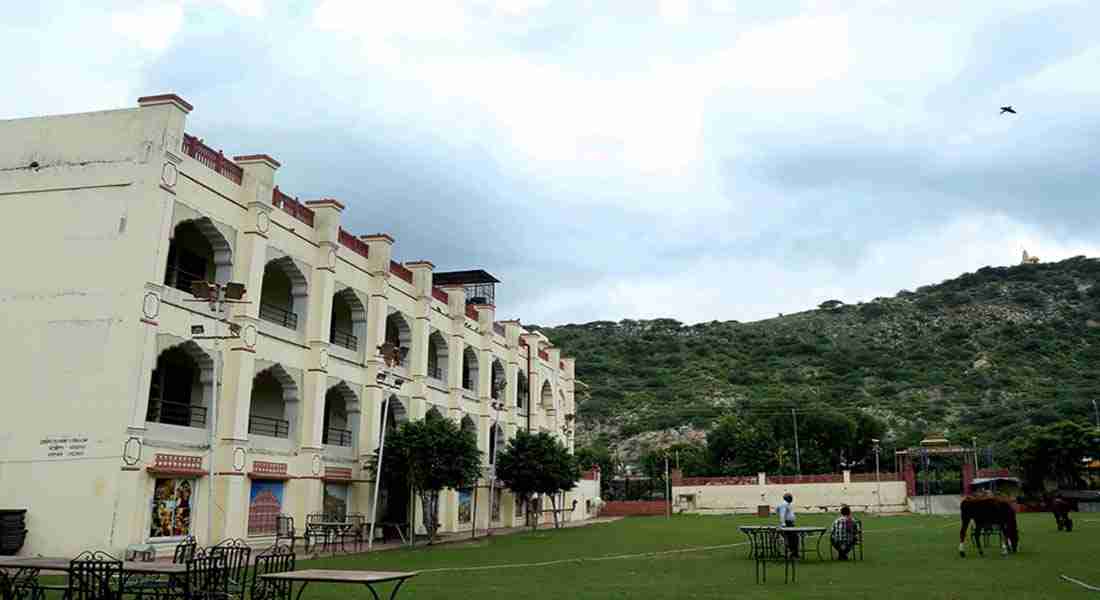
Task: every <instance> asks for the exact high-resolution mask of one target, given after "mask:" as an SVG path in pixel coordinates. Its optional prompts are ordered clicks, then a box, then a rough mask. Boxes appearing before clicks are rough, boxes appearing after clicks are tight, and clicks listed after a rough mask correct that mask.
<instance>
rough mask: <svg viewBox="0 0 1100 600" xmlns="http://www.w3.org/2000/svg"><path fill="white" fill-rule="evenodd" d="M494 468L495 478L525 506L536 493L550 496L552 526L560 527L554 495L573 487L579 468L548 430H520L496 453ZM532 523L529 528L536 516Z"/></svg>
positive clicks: (533, 525)
mask: <svg viewBox="0 0 1100 600" xmlns="http://www.w3.org/2000/svg"><path fill="white" fill-rule="evenodd" d="M496 468H497V472H496V474H497V479H499V480H500V481H501V482H502V483H503V484H504V485H505V486H506V487H507V488H508V489H510V490H512V493H513V494H516V495H517V496H519V497H520V498H522V499H523V501H524V502H525V503H527V505H528V506H530V504H531V498H532V497H533V496H534V495H535V494H540V495H542V496H547V497H549V498H550V505H551V507H552V508H553V509H554V527H555V528H556V527H561V522H560V520H559V518H558V511H557V509H558V506H557V496H558V494H559V493H561V492H564V491H566V490H570V489H573V487H574V486H576V484H577V482H578V481H580V478H581V469H580V467H579V466H578V465H577V460H576V458H575V457H574V456H573V455H572V454H570V453H569V449H568V448H566V447H565V446H563V445H562V444H561V442H559V441H558V440H557V439H555V438H554V437H553V436H551V435H550V434H549V433H545V432H539V433H527V432H526V431H523V430H520V431H519V432H518V433H517V434H516V437H514V438H512V439H511V440H509V441H508V446H507V447H505V448H504V450H503V451H501V452H500V453H499V454H498V455H497V464H496ZM528 512H530V511H528ZM531 523H532V528H536V527H538V519H532V520H531Z"/></svg>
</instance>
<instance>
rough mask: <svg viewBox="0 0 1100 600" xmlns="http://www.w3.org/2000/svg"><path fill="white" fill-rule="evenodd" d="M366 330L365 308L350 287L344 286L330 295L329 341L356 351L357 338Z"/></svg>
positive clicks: (357, 347) (360, 337) (359, 338)
mask: <svg viewBox="0 0 1100 600" xmlns="http://www.w3.org/2000/svg"><path fill="white" fill-rule="evenodd" d="M366 330H367V308H366V306H364V305H363V302H362V301H361V300H359V296H357V295H356V294H355V291H354V290H352V289H351V288H344V289H342V290H340V291H339V292H336V293H335V294H333V296H332V319H331V322H330V325H329V342H331V343H333V344H335V345H337V346H341V347H343V348H347V349H348V350H352V351H358V350H359V340H361V339H363V337H364V335H365V334H366Z"/></svg>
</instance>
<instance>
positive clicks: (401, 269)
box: [390, 260, 413, 283]
mask: <svg viewBox="0 0 1100 600" xmlns="http://www.w3.org/2000/svg"><path fill="white" fill-rule="evenodd" d="M390 273H393V274H394V275H397V276H398V277H400V278H401V279H404V280H405V281H407V282H409V283H412V282H413V272H412V271H410V270H409V269H408V268H407V267H405V265H403V264H401V263H399V262H397V261H396V260H391V261H390Z"/></svg>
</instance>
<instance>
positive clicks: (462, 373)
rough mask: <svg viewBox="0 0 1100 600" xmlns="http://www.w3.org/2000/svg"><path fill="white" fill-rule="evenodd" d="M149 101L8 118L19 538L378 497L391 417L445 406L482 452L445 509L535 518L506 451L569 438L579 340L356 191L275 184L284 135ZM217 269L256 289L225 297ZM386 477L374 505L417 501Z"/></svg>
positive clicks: (460, 514)
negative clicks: (394, 350)
mask: <svg viewBox="0 0 1100 600" xmlns="http://www.w3.org/2000/svg"><path fill="white" fill-rule="evenodd" d="M138 105H139V106H138V107H136V108H129V109H123V110H112V111H104V112H95V113H86V114H76V115H63V116H50V117H41V118H28V119H16V120H9V121H0V139H2V140H4V143H3V144H0V198H2V199H3V201H4V206H5V207H7V214H8V218H7V219H5V220H4V224H3V225H0V231H2V232H3V235H2V236H0V248H3V249H4V259H3V265H4V268H3V269H0V270H2V271H3V276H2V278H3V282H2V283H0V306H2V309H0V332H2V335H3V339H4V340H5V342H6V347H7V350H6V353H5V359H4V361H3V362H4V365H5V369H4V372H5V379H6V380H7V383H8V384H9V385H8V388H7V391H6V393H5V395H4V399H3V401H2V404H0V423H2V425H0V508H9V507H10V508H26V509H28V511H29V512H28V513H27V523H28V525H27V527H28V537H27V542H26V544H25V545H24V548H23V550H22V551H21V553H24V554H25V553H41V554H46V555H50V554H72V553H75V552H76V551H79V550H82V549H87V548H114V549H120V548H123V547H125V546H127V545H130V544H134V543H145V542H148V543H153V544H154V545H157V546H158V547H159V548H162V549H164V551H169V549H170V548H171V547H172V546H173V544H174V543H175V542H176V541H178V540H179V539H180V538H181V537H182V536H185V535H194V536H195V537H196V538H197V539H198V540H199V542H200V543H208V542H210V541H212V540H220V539H223V538H228V537H237V538H245V539H251V540H256V541H257V543H263V542H264V541H265V540H266V539H268V538H270V537H271V536H272V535H273V530H274V524H275V520H274V515H276V514H279V513H286V514H290V515H292V516H294V517H295V520H296V522H297V523H299V530H301V529H302V524H304V521H305V515H307V514H312V513H318V512H323V511H329V512H357V513H363V514H365V515H371V514H372V491H373V479H374V477H373V468H372V464H373V461H372V457H373V456H374V455H375V452H376V450H377V448H378V446H379V441H380V438H381V437H382V431H383V428H384V427H394V426H396V425H397V424H399V423H401V422H403V421H405V420H409V419H419V418H423V417H424V416H425V415H426V414H427V413H428V412H429V411H438V413H439V414H440V415H443V416H446V417H448V418H451V419H454V420H456V421H457V422H461V424H462V426H463V427H467V428H469V429H471V430H474V431H475V432H476V434H477V439H478V444H479V447H480V448H481V450H482V452H483V456H484V460H485V466H486V469H485V472H486V478H485V479H484V480H482V481H481V482H479V484H478V486H476V487H474V488H472V489H471V490H462V491H446V492H445V493H444V494H443V498H442V501H441V503H440V504H441V509H440V514H439V520H440V523H441V531H444V532H448V531H449V532H454V531H461V530H464V529H465V530H469V529H470V528H471V527H474V526H475V523H476V526H477V527H478V528H484V527H487V526H490V525H492V526H512V525H517V524H520V523H522V522H523V521H524V518H525V517H524V515H523V514H522V512H523V508H522V506H519V505H517V503H516V502H515V499H514V498H512V496H511V495H510V494H509V493H508V492H507V491H506V490H503V491H502V490H500V489H498V488H496V486H493V485H492V482H491V480H490V477H491V472H492V469H491V465H490V463H491V462H492V457H493V455H494V454H493V451H494V449H495V448H498V447H501V446H502V445H503V444H504V443H505V442H506V440H507V439H509V438H510V437H512V436H514V435H515V433H516V432H517V431H518V430H521V429H528V428H529V429H530V430H532V431H547V432H550V433H552V434H554V435H557V436H560V437H561V439H562V441H563V442H565V443H566V444H567V445H569V446H570V447H571V445H572V441H571V434H570V432H569V428H570V427H571V425H572V422H571V421H572V415H573V414H574V413H575V404H574V395H573V385H574V363H573V360H572V359H570V358H566V357H562V356H561V355H560V351H559V350H558V349H557V348H554V347H553V346H551V345H550V344H549V343H548V340H547V339H546V338H545V337H544V336H542V335H541V334H539V333H537V332H529V331H526V330H525V329H524V328H523V327H521V326H520V324H519V323H518V322H515V321H504V322H498V321H497V320H496V317H495V308H494V305H493V304H492V291H493V288H492V284H493V282H494V281H495V280H493V279H492V278H491V276H489V275H488V274H487V273H484V272H483V271H473V272H457V273H447V274H440V273H434V270H435V269H434V266H433V265H432V263H430V262H426V261H419V262H410V263H405V264H401V263H398V262H396V261H394V260H392V258H391V254H392V249H393V246H394V239H393V238H391V237H390V236H388V235H386V234H384V233H378V234H373V235H363V236H356V235H353V234H352V233H350V232H348V231H346V230H345V229H343V228H342V227H341V225H340V219H341V214H342V213H343V211H344V205H343V204H341V203H340V202H338V201H336V200H332V199H323V200H315V201H308V202H299V201H298V200H297V199H296V198H295V197H292V196H291V195H290V194H287V193H285V192H284V191H283V190H281V189H279V187H278V186H277V185H276V172H277V171H278V169H279V167H280V165H279V163H278V161H276V160H275V159H273V158H271V157H270V156H267V155H264V154H257V155H248V156H237V157H235V158H233V159H232V160H230V159H228V158H226V157H225V156H223V155H222V154H221V153H220V152H216V151H214V150H212V149H211V148H209V147H208V146H206V145H205V144H204V143H203V142H202V141H201V140H200V139H198V138H195V137H192V136H191V135H189V134H188V133H187V132H186V121H187V115H188V113H189V112H190V111H191V109H192V107H191V106H190V105H189V104H188V103H187V102H186V101H184V100H183V99H181V98H179V97H178V96H175V95H161V96H151V97H145V98H141V99H139V100H138ZM409 218H416V217H415V216H413V215H410V216H409ZM204 280H205V281H209V282H214V283H217V284H222V285H224V284H227V283H230V282H236V283H240V284H242V285H243V286H244V291H245V294H244V296H243V301H244V302H242V303H229V304H226V305H225V306H224V311H222V312H217V311H216V310H215V309H216V306H212V305H211V304H210V303H209V302H206V301H202V300H201V298H196V296H195V295H194V294H193V292H194V290H193V287H192V286H193V283H194V282H196V281H204ZM196 293H197V292H196ZM200 295H201V294H200ZM218 337H221V338H224V339H215V338H218ZM386 342H390V343H392V344H394V345H395V346H400V347H402V348H404V349H405V351H406V352H407V353H406V354H404V355H403V357H401V359H400V361H399V363H398V364H394V365H392V366H389V365H387V364H386V363H385V361H384V360H383V358H382V356H381V355H380V352H379V348H380V347H383V346H384V344H385V343H386ZM12 383H14V385H12ZM383 406H388V410H387V413H388V414H387V415H385V416H384V415H383V414H382V411H383V408H382V407H383ZM497 408H499V410H497ZM490 489H493V490H494V491H493V492H491V493H490ZM489 496H493V497H494V498H495V502H490V500H489ZM383 497H384V501H383V502H380V505H379V511H378V520H379V521H401V520H403V519H405V518H406V517H407V515H406V514H405V513H406V512H407V508H405V507H407V506H408V502H407V497H405V498H403V497H402V495H401V492H400V491H393V490H387V491H385V492H384V494H383ZM578 499H579V500H580V502H579V505H580V506H581V507H582V508H581V509H580V510H579V513H575V514H574V515H573V518H581V517H584V516H585V515H584V514H583V512H584V510H583V507H585V506H589V505H591V504H592V503H590V502H586V499H585V498H578ZM569 500H570V501H571V500H572V498H569ZM416 521H417V522H419V521H420V519H419V518H417V519H416Z"/></svg>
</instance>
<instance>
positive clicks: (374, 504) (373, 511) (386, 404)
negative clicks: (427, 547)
mask: <svg viewBox="0 0 1100 600" xmlns="http://www.w3.org/2000/svg"><path fill="white" fill-rule="evenodd" d="M384 377H385V375H383V378H384ZM389 417H390V395H389V394H386V397H385V398H383V399H382V433H381V434H380V435H381V437H380V439H379V441H378V461H377V462H375V463H374V500H372V501H371V506H370V534H369V536H370V537H369V538H367V552H370V551H371V550H373V549H374V524H375V522H377V521H378V491H379V489H380V487H381V484H382V453H383V452H384V451H385V449H386V421H388V420H389ZM412 520H413V518H412V517H410V518H409V521H412Z"/></svg>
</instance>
